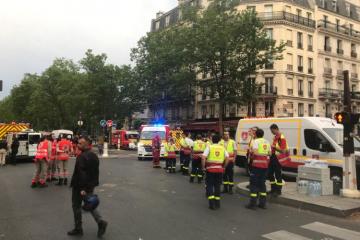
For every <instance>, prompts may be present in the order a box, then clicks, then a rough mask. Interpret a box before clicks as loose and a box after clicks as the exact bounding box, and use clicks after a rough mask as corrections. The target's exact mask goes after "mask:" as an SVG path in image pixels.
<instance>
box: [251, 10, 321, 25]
mask: <svg viewBox="0 0 360 240" xmlns="http://www.w3.org/2000/svg"><path fill="white" fill-rule="evenodd" d="M257 16H258V18H259V19H260V20H261V21H275V20H284V21H288V22H292V23H297V24H300V25H303V26H306V27H310V28H315V21H314V20H312V19H308V18H304V17H301V16H298V15H295V14H292V13H288V12H285V11H279V12H262V13H258V14H257Z"/></svg>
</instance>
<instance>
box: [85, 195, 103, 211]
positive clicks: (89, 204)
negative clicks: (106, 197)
mask: <svg viewBox="0 0 360 240" xmlns="http://www.w3.org/2000/svg"><path fill="white" fill-rule="evenodd" d="M99 204H100V200H99V197H98V195H96V194H91V195H87V196H86V197H85V198H84V204H83V206H82V209H83V210H84V211H87V212H91V211H93V210H95V209H96V208H97V206H99Z"/></svg>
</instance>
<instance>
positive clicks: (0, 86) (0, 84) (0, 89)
mask: <svg viewBox="0 0 360 240" xmlns="http://www.w3.org/2000/svg"><path fill="white" fill-rule="evenodd" d="M2 90H3V80H0V92H2Z"/></svg>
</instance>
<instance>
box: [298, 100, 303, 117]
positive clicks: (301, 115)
mask: <svg viewBox="0 0 360 240" xmlns="http://www.w3.org/2000/svg"><path fill="white" fill-rule="evenodd" d="M298 113H299V117H303V116H304V104H303V103H299V104H298Z"/></svg>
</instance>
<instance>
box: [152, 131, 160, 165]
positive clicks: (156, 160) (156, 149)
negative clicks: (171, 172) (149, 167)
mask: <svg viewBox="0 0 360 240" xmlns="http://www.w3.org/2000/svg"><path fill="white" fill-rule="evenodd" d="M160 151H161V138H160V136H159V135H158V134H156V135H155V136H154V137H153V139H152V155H153V168H161V166H160Z"/></svg>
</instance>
